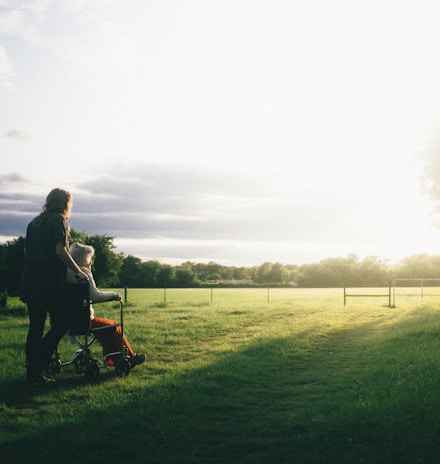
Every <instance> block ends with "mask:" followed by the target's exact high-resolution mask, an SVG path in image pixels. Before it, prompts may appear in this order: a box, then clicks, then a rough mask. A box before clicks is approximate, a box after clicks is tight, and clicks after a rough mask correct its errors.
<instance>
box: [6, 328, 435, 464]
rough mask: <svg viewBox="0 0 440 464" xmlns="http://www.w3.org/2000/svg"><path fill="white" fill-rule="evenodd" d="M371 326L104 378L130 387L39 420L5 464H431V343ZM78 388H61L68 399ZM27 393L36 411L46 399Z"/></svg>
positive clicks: (72, 382) (10, 449)
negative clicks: (178, 367) (109, 400)
mask: <svg viewBox="0 0 440 464" xmlns="http://www.w3.org/2000/svg"><path fill="white" fill-rule="evenodd" d="M377 323H378V322H372V323H369V324H364V325H362V326H357V327H356V328H355V329H353V328H349V329H347V330H340V331H334V332H331V333H329V334H327V335H326V336H324V337H323V336H320V337H317V336H315V334H314V333H313V331H309V332H307V333H301V334H295V335H293V336H292V337H287V338H283V339H277V340H270V341H260V342H258V343H256V344H255V345H253V346H250V347H248V348H246V349H244V350H242V351H240V352H237V353H233V354H230V353H228V354H223V355H222V354H220V355H219V357H218V360H217V362H215V363H213V364H211V365H209V366H206V367H204V368H200V369H196V370H192V371H190V372H187V373H185V374H183V375H174V376H173V375H171V374H170V375H163V376H162V377H159V376H158V377H157V378H154V376H153V378H152V376H151V375H150V376H149V377H148V376H147V374H148V365H147V366H142V367H141V368H140V369H138V370H137V371H133V373H132V374H130V376H138V377H139V379H138V381H136V382H132V383H130V384H129V385H130V386H129V388H128V387H125V386H124V381H128V380H129V379H120V380H118V381H114V380H110V379H104V380H103V381H104V382H108V386H109V389H111V388H118V387H119V388H126V391H127V395H126V396H125V398H124V401H123V402H121V403H120V404H117V403H116V404H115V403H114V404H112V405H111V407H107V408H105V407H102V408H93V410H91V411H89V412H88V413H85V414H80V415H79V417H78V418H76V417H75V415H72V417H70V418H69V420H68V421H67V422H64V424H63V426H62V429H61V430H60V425H59V423H60V422H57V423H52V424H51V423H45V422H44V412H42V414H43V417H42V429H41V430H40V431H39V432H34V433H32V434H30V435H19V438H17V439H14V438H12V439H11V440H10V441H8V442H7V443H6V444H5V445H4V447H3V448H4V449H3V450H1V451H2V456H8V458H7V460H6V461H5V460H3V462H7V463H13V462H14V463H15V462H17V463H18V462H33V463H34V464H35V463H37V464H38V463H42V462H46V460H47V459H49V458H51V457H52V458H53V456H56V457H57V460H59V461H61V462H64V463H76V462H78V463H92V462H94V463H95V462H100V463H116V462H121V461H123V462H124V463H125V464H127V463H160V464H167V463H219V464H220V463H222V464H223V463H249V464H251V463H252V464H255V463H263V462H264V463H304V464H307V463H350V464H351V463H357V462H363V463H375V464H377V463H387V464H388V463H394V462H396V463H397V462H399V463H415V462H425V463H431V462H437V455H438V439H439V428H438V424H439V421H438V419H437V418H438V416H439V412H440V405H439V400H437V399H436V393H437V392H438V391H439V387H440V374H439V372H438V369H437V368H436V366H435V361H436V359H435V357H434V355H433V357H432V358H431V361H429V362H427V361H426V357H425V358H424V359H425V362H424V363H423V367H420V368H418V363H419V362H420V359H421V357H422V355H423V353H419V354H420V356H419V355H418V354H417V353H414V352H413V348H414V346H417V343H420V340H421V339H423V338H425V340H424V343H425V344H427V343H428V342H429V343H431V342H432V336H433V334H425V335H424V334H423V333H420V331H419V332H418V333H419V336H417V337H413V338H414V340H415V342H414V344H411V343H408V341H407V337H406V336H405V334H404V333H402V334H399V333H398V332H397V335H395V336H393V337H388V338H380V337H379V338H374V337H372V335H371V334H372V333H374V327H375V324H377ZM406 325H407V326H408V322H406ZM409 326H411V325H409ZM416 329H417V321H416V320H415V321H414V330H415V333H417V330H416ZM437 357H438V355H437ZM409 362H410V363H412V368H411V370H410V371H407V372H406V376H405V372H403V371H402V369H404V366H407V365H408V363H409ZM393 363H394V364H393ZM142 369H144V370H142ZM429 369H430V370H431V371H430V372H429V375H427V370H429ZM144 379H145V382H146V383H145V385H142V386H140V383H141V381H143V380H144ZM130 380H131V379H130ZM152 380H153V381H152ZM81 382H84V381H83V380H82V379H81V378H79V377H76V378H74V379H66V380H63V384H62V385H58V386H57V387H56V388H57V389H63V397H64V398H66V394H67V393H68V392H69V390H70V391H71V393H72V395H77V394H78V390H80V389H81V388H82V387H81V385H82V383H81ZM14 387H15V388H16V389H17V391H19V390H20V387H19V386H18V385H14ZM17 391H16V392H15V393H14V395H12V394H11V395H12V396H11V398H10V401H9V404H10V406H13V401H16V400H17ZM26 391H27V390H24V389H23V388H21V392H22V393H23V394H24V395H26ZM109 394H110V391H109ZM27 395H28V400H29V401H30V400H31V399H32V398H33V397H35V396H37V397H38V400H39V401H40V402H41V401H42V398H43V399H44V395H45V391H44V390H40V391H39V392H38V393H35V392H33V393H27ZM47 396H48V397H50V398H53V391H52V393H51V392H50V391H48V393H47ZM25 404H26V402H25V401H24V405H25Z"/></svg>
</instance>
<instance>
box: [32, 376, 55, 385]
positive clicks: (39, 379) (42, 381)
mask: <svg viewBox="0 0 440 464" xmlns="http://www.w3.org/2000/svg"><path fill="white" fill-rule="evenodd" d="M26 381H27V383H28V384H30V385H32V384H37V385H47V384H48V383H54V382H55V379H54V378H52V377H46V376H45V375H43V374H27V376H26Z"/></svg>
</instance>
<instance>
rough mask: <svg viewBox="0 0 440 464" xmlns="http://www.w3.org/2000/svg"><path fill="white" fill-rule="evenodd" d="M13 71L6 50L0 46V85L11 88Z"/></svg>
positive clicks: (13, 76)
mask: <svg viewBox="0 0 440 464" xmlns="http://www.w3.org/2000/svg"><path fill="white" fill-rule="evenodd" d="M14 78H15V72H14V68H13V66H12V63H11V61H10V60H9V57H8V54H7V53H6V50H5V49H4V48H3V47H1V46H0V87H5V88H12V87H13V85H14Z"/></svg>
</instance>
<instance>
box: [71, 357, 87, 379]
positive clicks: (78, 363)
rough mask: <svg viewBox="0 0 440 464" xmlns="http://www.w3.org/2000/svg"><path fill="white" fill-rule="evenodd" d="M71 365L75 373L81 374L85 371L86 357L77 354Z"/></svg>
mask: <svg viewBox="0 0 440 464" xmlns="http://www.w3.org/2000/svg"><path fill="white" fill-rule="evenodd" d="M73 365H74V367H75V372H76V373H77V374H82V373H83V372H85V371H86V366H87V356H86V355H85V354H84V353H83V352H81V353H79V354H78V355H77V356H76V358H75V360H74V361H73Z"/></svg>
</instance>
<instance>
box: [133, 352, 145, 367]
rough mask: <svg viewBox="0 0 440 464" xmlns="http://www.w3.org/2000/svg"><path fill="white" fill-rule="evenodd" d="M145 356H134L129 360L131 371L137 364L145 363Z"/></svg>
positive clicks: (142, 354) (143, 354)
mask: <svg viewBox="0 0 440 464" xmlns="http://www.w3.org/2000/svg"><path fill="white" fill-rule="evenodd" d="M146 357H147V356H146V355H145V353H141V354H135V355H134V356H133V357H132V358H131V359H130V367H131V368H132V369H133V368H134V367H135V366H137V365H138V364H142V363H143V362H144V361H145V358H146Z"/></svg>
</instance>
